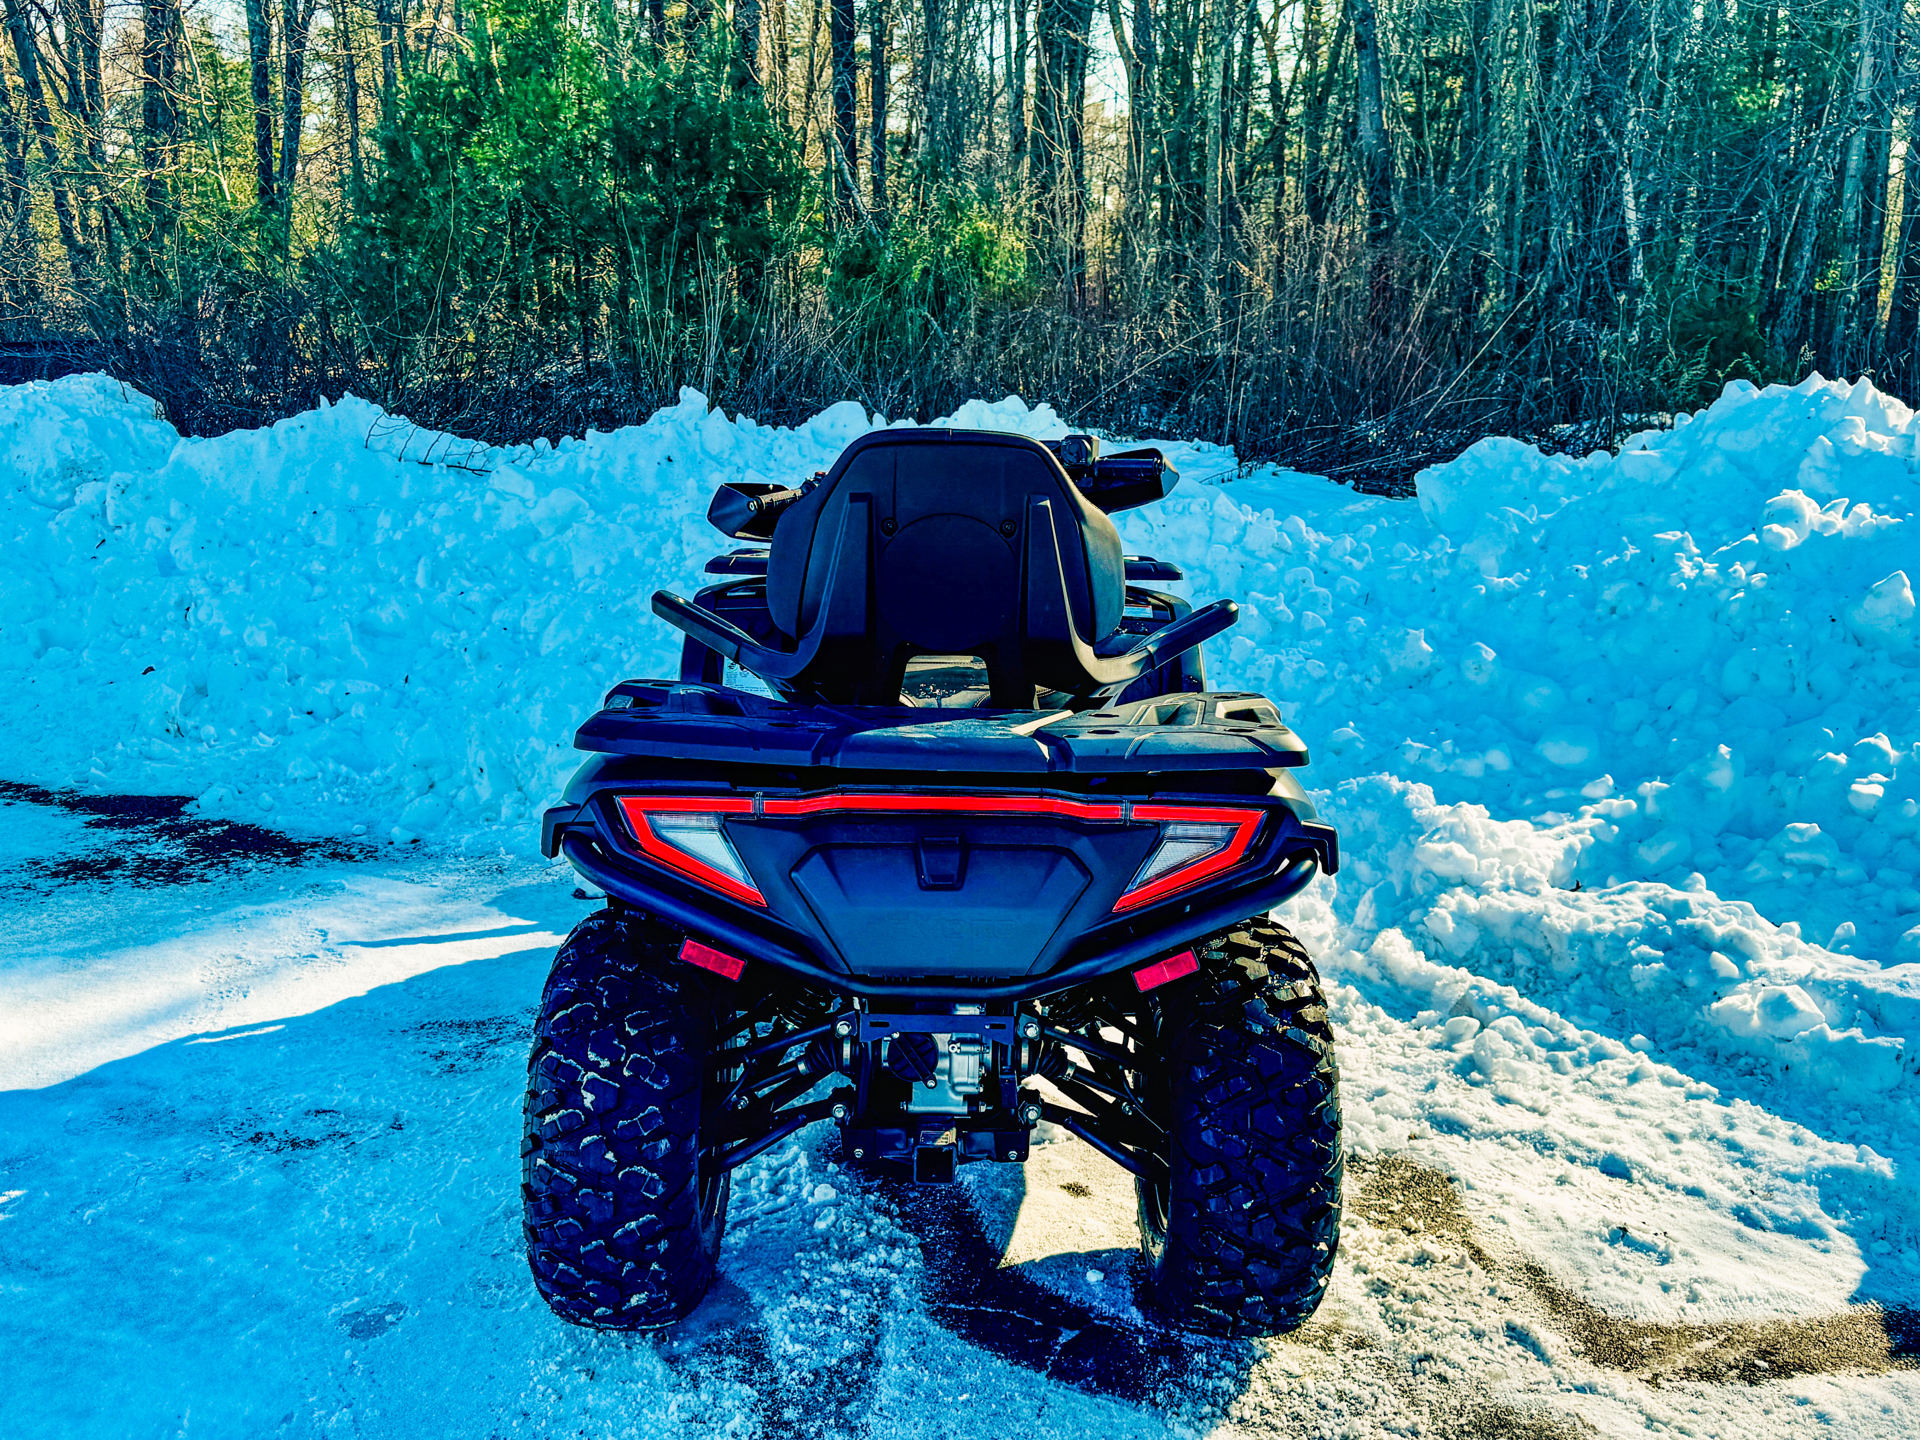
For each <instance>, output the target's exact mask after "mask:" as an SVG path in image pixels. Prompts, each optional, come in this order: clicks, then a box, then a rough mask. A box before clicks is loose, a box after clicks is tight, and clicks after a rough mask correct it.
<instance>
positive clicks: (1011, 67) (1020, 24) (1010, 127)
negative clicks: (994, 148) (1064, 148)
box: [1007, 0, 1029, 177]
mask: <svg viewBox="0 0 1921 1441" xmlns="http://www.w3.org/2000/svg"><path fill="white" fill-rule="evenodd" d="M1027 5H1028V0H1011V8H1012V10H1013V15H1014V43H1013V45H1012V46H1011V47H1010V48H1009V49H1008V52H1007V65H1008V77H1007V79H1008V85H1007V156H1008V163H1009V165H1010V166H1011V168H1012V169H1013V172H1014V174H1015V176H1016V177H1020V176H1023V175H1024V174H1025V172H1026V170H1027V166H1028V159H1029V157H1028V153H1027Z"/></svg>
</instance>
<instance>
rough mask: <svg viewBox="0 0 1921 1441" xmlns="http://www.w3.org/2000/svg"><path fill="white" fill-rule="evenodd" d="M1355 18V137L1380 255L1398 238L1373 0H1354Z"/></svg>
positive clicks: (1370, 230) (1370, 237) (1373, 243)
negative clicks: (1395, 237) (1395, 230)
mask: <svg viewBox="0 0 1921 1441" xmlns="http://www.w3.org/2000/svg"><path fill="white" fill-rule="evenodd" d="M1351 4H1352V7H1353V12H1354V14H1353V23H1354V62H1355V96H1354V105H1355V116H1354V129H1355V141H1356V144H1357V146H1358V148H1359V149H1360V152H1361V178H1362V181H1363V183H1364V184H1365V186H1366V188H1367V245H1368V249H1369V250H1371V251H1373V252H1374V253H1376V254H1377V255H1378V254H1379V253H1380V252H1381V251H1383V250H1385V249H1386V248H1387V247H1388V245H1389V244H1390V243H1392V241H1393V239H1394V229H1395V215H1394V152H1393V150H1392V149H1391V148H1390V147H1389V144H1388V138H1387V115H1386V109H1385V105H1384V103H1383V100H1382V86H1381V42H1380V36H1379V33H1378V27H1377V24H1376V21H1375V17H1374V0H1351Z"/></svg>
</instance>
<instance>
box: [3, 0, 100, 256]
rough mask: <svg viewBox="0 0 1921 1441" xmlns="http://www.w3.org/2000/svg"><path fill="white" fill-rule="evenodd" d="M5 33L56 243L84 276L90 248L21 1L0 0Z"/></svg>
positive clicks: (30, 29)
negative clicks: (42, 167) (43, 175)
mask: <svg viewBox="0 0 1921 1441" xmlns="http://www.w3.org/2000/svg"><path fill="white" fill-rule="evenodd" d="M4 3H5V6H6V12H7V34H8V36H9V37H10V38H11V39H12V41H13V58H14V62H15V64H16V65H17V66H18V67H19V71H20V88H21V89H22V90H24V91H25V92H26V95H27V115H28V118H29V119H31V120H32V121H33V129H34V133H35V134H36V135H37V136H38V137H39V140H40V158H41V160H42V161H43V162H44V163H45V164H46V167H47V187H48V189H49V190H50V191H51V192H52V196H53V215H54V220H55V221H56V222H57V223H58V225H59V227H60V244H61V246H62V247H63V248H64V249H65V250H66V252H67V266H68V269H69V270H71V271H72V272H73V275H74V278H75V279H76V280H80V279H84V278H86V276H87V274H88V272H90V271H91V270H92V269H93V251H92V250H91V248H90V247H89V246H88V245H87V242H86V240H85V239H84V238H83V237H82V236H81V233H80V226H79V224H78V222H77V218H76V216H75V214H74V208H73V200H72V197H71V196H70V195H69V194H68V192H67V182H66V181H65V180H64V179H63V178H62V177H63V176H64V174H65V171H64V169H63V167H62V166H61V164H60V150H59V147H58V145H57V144H56V143H55V139H54V129H53V115H52V113H51V112H50V111H49V110H48V109H47V91H46V87H45V86H44V85H42V84H41V83H40V59H39V51H38V50H37V48H36V46H35V43H34V35H33V29H32V27H31V25H30V23H29V21H28V18H27V13H26V9H25V6H24V4H23V0H4Z"/></svg>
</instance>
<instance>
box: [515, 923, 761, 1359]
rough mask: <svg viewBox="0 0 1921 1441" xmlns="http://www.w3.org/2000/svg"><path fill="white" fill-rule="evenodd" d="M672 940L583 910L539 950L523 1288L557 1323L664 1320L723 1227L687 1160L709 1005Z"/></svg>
mask: <svg viewBox="0 0 1921 1441" xmlns="http://www.w3.org/2000/svg"><path fill="white" fill-rule="evenodd" d="M680 940H681V937H680V936H679V935H678V934H677V933H674V932H671V931H668V930H667V929H666V928H664V927H662V926H660V925H658V924H656V923H653V922H650V921H646V920H643V919H640V918H637V917H633V916H629V915H624V914H622V913H619V912H616V911H612V910H605V911H600V912H598V913H597V914H595V915H592V916H589V917H588V918H587V919H586V920H584V921H582V922H581V923H580V924H579V925H578V926H576V927H574V931H573V934H572V935H570V936H568V938H567V940H566V942H565V944H563V945H562V946H561V948H560V953H559V954H558V955H557V956H555V958H554V968H553V973H552V975H551V976H550V977H549V979H548V981H547V990H546V994H545V996H544V997H543V998H542V1001H541V1006H540V1019H539V1021H538V1023H537V1026H536V1030H535V1039H534V1049H533V1054H532V1056H531V1057H530V1058H529V1059H528V1067H527V1108H526V1133H525V1135H526V1138H525V1143H524V1145H523V1147H522V1151H521V1155H522V1158H523V1169H522V1181H521V1195H522V1198H523V1201H524V1206H525V1209H524V1220H525V1227H526V1233H527V1259H528V1263H529V1264H530V1265H531V1266H532V1268H533V1273H534V1282H535V1284H536V1285H537V1286H539V1288H540V1293H541V1295H542V1296H544V1297H545V1298H546V1300H547V1304H548V1305H549V1306H551V1307H552V1308H553V1309H554V1311H555V1313H556V1314H558V1315H559V1316H560V1317H562V1318H563V1319H564V1320H568V1321H573V1322H577V1323H578V1324H581V1325H585V1326H597V1327H602V1328H605V1329H609V1330H622V1331H627V1330H641V1329H646V1328H649V1327H655V1326H667V1325H671V1324H672V1323H673V1322H675V1321H677V1320H679V1319H680V1318H681V1317H683V1316H685V1315H686V1314H687V1313H688V1312H689V1311H691V1310H693V1309H694V1307H695V1306H696V1305H698V1304H699V1303H700V1299H701V1297H703V1296H704V1295H706V1294H707V1288H708V1286H709V1285H710V1284H711V1283H712V1281H713V1277H714V1261H715V1257H716V1256H717V1255H718V1254H719V1251H720V1236H721V1230H722V1228H723V1227H724V1226H725V1225H726V1220H727V1194H728V1176H727V1173H726V1172H720V1173H718V1174H704V1173H703V1171H702V1168H701V1164H700V1160H701V1129H702V1127H701V1120H702V1118H701V1096H702V1089H703V1082H704V1081H705V1079H706V1077H707V1073H708V1070H709V1068H710V1066H709V1061H708V1058H709V1056H711V1055H712V1053H713V1050H714V1047H715V1032H716V1026H717V1023H718V1015H719V1012H718V1010H717V1007H716V1004H715V998H714V996H713V994H712V990H711V987H710V984H709V983H708V981H707V980H706V977H705V973H703V972H701V971H698V970H695V969H694V968H693V967H691V966H683V965H678V964H676V962H675V959H674V957H675V954H676V949H677V947H678V946H679V943H680Z"/></svg>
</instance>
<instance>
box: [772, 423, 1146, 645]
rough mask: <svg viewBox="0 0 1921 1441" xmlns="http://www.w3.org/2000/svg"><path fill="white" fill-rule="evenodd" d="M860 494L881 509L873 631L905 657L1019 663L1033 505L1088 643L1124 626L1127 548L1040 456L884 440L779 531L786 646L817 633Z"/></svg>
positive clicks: (776, 578)
mask: <svg viewBox="0 0 1921 1441" xmlns="http://www.w3.org/2000/svg"><path fill="white" fill-rule="evenodd" d="M856 495H867V496H871V497H872V498H873V499H872V505H871V522H870V524H871V526H872V530H873V535H872V546H873V549H872V552H871V554H872V557H873V560H872V587H873V589H872V597H873V602H872V603H873V606H874V609H875V611H876V615H875V617H874V618H875V619H876V620H877V621H879V622H880V623H881V628H882V630H883V631H884V632H886V633H891V636H890V637H889V638H890V639H892V638H897V639H898V643H899V646H900V647H904V648H905V650H906V651H913V652H919V653H931V654H941V655H975V654H985V653H986V652H988V651H990V650H994V649H997V648H998V649H1000V650H1003V651H1005V650H1008V649H1010V645H1011V648H1012V649H1014V650H1018V647H1019V640H1020V637H1019V636H1018V634H1017V633H1016V632H1018V630H1019V627H1020V625H1021V621H1022V610H1023V607H1022V585H1023V570H1022V565H1023V561H1022V557H1023V555H1024V554H1025V553H1026V546H1027V537H1026V536H1025V535H1024V534H1023V532H1024V529H1025V527H1026V525H1027V518H1028V514H1029V506H1030V502H1031V501H1032V500H1034V499H1041V500H1045V501H1048V502H1049V503H1050V504H1049V510H1050V511H1051V512H1052V515H1053V522H1054V531H1055V538H1056V541H1057V543H1058V545H1059V549H1060V556H1061V566H1062V570H1063V572H1064V575H1065V578H1066V581H1067V595H1068V600H1069V603H1070V605H1071V607H1072V611H1073V617H1074V622H1075V625H1076V627H1077V628H1078V629H1079V630H1080V632H1081V633H1082V635H1083V636H1085V637H1086V638H1087V640H1088V641H1089V642H1093V641H1098V640H1100V639H1102V638H1103V637H1106V636H1108V635H1110V634H1112V633H1113V631H1114V630H1115V629H1116V628H1117V627H1118V626H1119V624H1120V619H1121V611H1122V608H1123V606H1124V604H1125V599H1126V566H1125V563H1124V561H1123V560H1122V556H1121V540H1120V535H1119V533H1118V532H1117V531H1116V530H1115V529H1114V523H1113V522H1112V521H1111V520H1109V519H1108V518H1107V517H1106V516H1105V515H1104V514H1102V513H1101V511H1100V510H1098V509H1097V508H1095V507H1094V506H1093V505H1091V504H1089V502H1088V501H1087V499H1086V498H1085V497H1084V496H1083V495H1082V494H1081V492H1080V490H1079V489H1078V488H1076V486H1075V485H1074V483H1073V482H1072V481H1071V480H1069V479H1068V477H1067V473H1066V472H1065V471H1064V470H1062V469H1061V466H1060V463H1059V462H1058V461H1057V460H1055V458H1054V457H1053V456H1052V455H1051V454H1049V453H1048V451H1047V450H1046V448H1045V447H1043V446H1042V445H1040V444H1039V443H1038V442H1035V441H1032V440H1029V439H1027V438H1026V437H1025V436H1018V435H1003V434H999V433H997V432H993V431H966V430H883V431H876V432H875V433H873V434H871V435H868V436H864V437H863V438H861V439H860V440H857V441H855V442H854V443H853V444H852V445H850V446H849V447H848V448H847V449H846V450H845V451H844V452H842V454H841V457H840V459H839V460H838V461H837V462H835V464H834V468H833V469H832V470H831V471H829V472H828V473H827V476H826V478H825V479H824V480H823V481H821V482H820V483H819V484H818V485H816V486H815V487H814V489H813V490H812V491H811V492H810V493H808V494H807V495H806V496H804V497H803V498H802V499H800V500H798V501H796V502H794V504H792V505H791V506H789V507H788V508H787V509H786V511H785V512H784V513H783V514H782V515H781V517H780V521H779V523H778V525H776V527H775V529H774V535H773V543H772V547H771V551H770V553H769V556H768V561H767V607H768V611H769V614H770V615H771V617H772V619H773V622H774V624H775V625H776V626H778V627H779V628H780V629H781V630H782V631H783V632H785V633H786V634H787V635H788V636H791V637H798V636H800V635H802V634H804V633H805V632H806V631H807V630H808V629H809V627H811V626H812V625H813V623H814V618H815V615H816V613H817V612H818V610H819V608H820V606H821V605H822V603H823V601H824V599H825V594H824V592H825V587H826V584H827V577H828V575H829V573H830V570H831V559H832V554H833V550H834V547H835V544H836V541H837V538H838V537H839V535H840V531H841V525H842V521H843V518H844V516H845V514H846V510H847V504H848V500H849V498H850V497H852V496H856ZM892 648H896V647H890V649H892Z"/></svg>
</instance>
